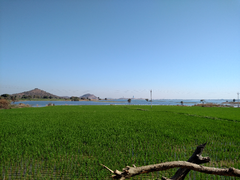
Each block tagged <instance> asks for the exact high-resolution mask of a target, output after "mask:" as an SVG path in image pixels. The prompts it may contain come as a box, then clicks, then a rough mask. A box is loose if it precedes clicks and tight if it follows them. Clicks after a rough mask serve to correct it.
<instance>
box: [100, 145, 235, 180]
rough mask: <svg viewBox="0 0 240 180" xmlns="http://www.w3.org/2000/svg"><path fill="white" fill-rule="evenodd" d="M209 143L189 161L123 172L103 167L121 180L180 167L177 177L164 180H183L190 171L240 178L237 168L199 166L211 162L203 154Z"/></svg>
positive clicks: (136, 168)
mask: <svg viewBox="0 0 240 180" xmlns="http://www.w3.org/2000/svg"><path fill="white" fill-rule="evenodd" d="M206 144H207V143H205V144H202V145H199V146H197V148H196V150H195V151H194V153H193V154H192V156H191V157H190V158H189V159H188V161H187V162H186V161H173V162H165V163H160V164H154V165H147V166H141V167H136V166H135V165H133V167H130V166H127V167H126V168H123V171H119V170H115V171H113V170H111V169H110V168H108V167H107V166H105V165H102V164H101V165H102V166H103V167H104V168H105V169H107V170H108V171H110V172H111V173H113V174H114V175H113V176H112V177H113V178H114V179H120V180H124V179H127V178H130V177H133V176H136V175H139V174H143V173H149V172H154V171H164V170H168V169H171V168H176V167H180V169H178V170H177V172H176V173H175V175H174V176H173V177H171V178H170V179H168V178H166V177H162V180H183V179H184V178H185V177H186V175H187V174H188V172H189V171H190V170H194V171H199V172H202V173H207V174H214V175H223V176H235V177H240V170H238V169H235V168H232V167H230V168H227V169H221V168H214V167H206V166H201V165H199V164H203V163H207V162H210V158H209V157H202V155H201V154H202V152H203V150H204V148H205V146H206Z"/></svg>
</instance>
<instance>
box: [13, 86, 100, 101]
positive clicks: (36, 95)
mask: <svg viewBox="0 0 240 180" xmlns="http://www.w3.org/2000/svg"><path fill="white" fill-rule="evenodd" d="M12 96H17V97H19V98H22V97H23V96H31V97H32V98H44V97H48V98H49V97H51V98H56V99H60V98H67V99H69V98H70V97H69V96H57V95H54V94H51V93H49V92H46V91H43V90H41V89H38V88H35V89H33V90H30V91H24V92H21V93H15V94H12ZM80 98H84V99H93V100H97V99H98V97H96V96H95V95H94V94H89V93H88V94H84V95H82V96H80Z"/></svg>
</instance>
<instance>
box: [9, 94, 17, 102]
mask: <svg viewBox="0 0 240 180" xmlns="http://www.w3.org/2000/svg"><path fill="white" fill-rule="evenodd" d="M10 99H11V101H12V102H13V103H15V102H16V101H17V96H16V95H15V96H10Z"/></svg>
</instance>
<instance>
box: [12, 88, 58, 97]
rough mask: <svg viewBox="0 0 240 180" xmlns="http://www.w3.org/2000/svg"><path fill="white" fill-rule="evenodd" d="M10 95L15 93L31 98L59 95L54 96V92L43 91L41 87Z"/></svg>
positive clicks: (18, 95)
mask: <svg viewBox="0 0 240 180" xmlns="http://www.w3.org/2000/svg"><path fill="white" fill-rule="evenodd" d="M12 95H14V96H15V95H16V96H17V97H20V98H21V97H23V96H31V97H32V98H44V97H48V98H49V97H51V98H60V97H59V96H56V95H54V94H51V93H48V92H46V91H43V90H41V89H38V88H35V89H33V90H31V91H25V92H22V93H16V94H12Z"/></svg>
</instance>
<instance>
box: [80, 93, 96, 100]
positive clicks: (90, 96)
mask: <svg viewBox="0 0 240 180" xmlns="http://www.w3.org/2000/svg"><path fill="white" fill-rule="evenodd" d="M80 98H85V99H94V100H97V99H98V97H96V96H95V95H93V94H84V95H82V96H80Z"/></svg>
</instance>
